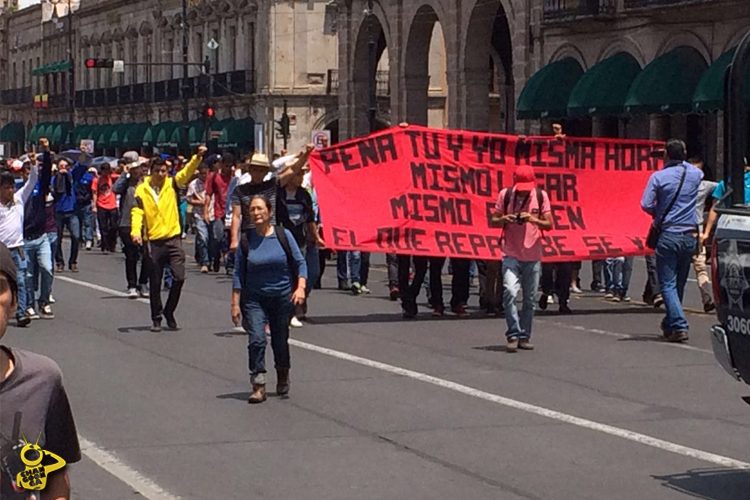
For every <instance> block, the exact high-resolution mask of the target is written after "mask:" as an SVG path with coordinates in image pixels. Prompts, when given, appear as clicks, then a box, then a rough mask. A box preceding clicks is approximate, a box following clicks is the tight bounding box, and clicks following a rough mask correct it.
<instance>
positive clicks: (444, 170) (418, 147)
mask: <svg viewBox="0 0 750 500" xmlns="http://www.w3.org/2000/svg"><path fill="white" fill-rule="evenodd" d="M662 148H663V144H662V143H658V142H653V141H638V140H627V139H592V138H578V137H564V138H554V137H523V138H520V137H518V136H511V135H499V134H486V133H475V132H464V131H456V130H436V129H429V128H425V127H416V126H409V127H394V128H391V129H388V130H384V131H381V132H378V133H376V134H373V135H370V136H367V137H362V138H357V139H353V140H351V141H348V142H344V143H340V144H337V145H336V146H334V147H331V148H327V149H324V150H322V151H316V152H314V153H313V154H312V156H311V157H310V163H311V165H312V168H313V170H314V172H315V174H314V175H315V186H316V189H317V192H318V199H319V203H320V210H321V214H322V217H323V222H324V233H325V239H326V242H327V244H328V245H329V246H330V247H331V248H334V249H341V250H362V251H370V252H385V253H391V252H393V253H402V254H411V255H428V256H429V255H439V256H449V257H461V258H469V259H500V258H502V254H501V238H502V228H500V227H499V226H498V225H497V224H496V223H494V222H493V221H492V215H493V213H494V210H495V205H496V204H497V201H498V196H499V193H500V191H501V190H502V189H503V188H504V187H509V186H511V185H512V183H513V172H514V170H515V168H516V167H517V166H519V165H530V166H532V167H533V168H534V170H535V171H536V178H537V181H538V185H539V187H540V188H542V189H544V190H545V191H546V192H547V193H548V195H549V198H550V201H551V205H552V218H553V223H554V225H553V229H552V230H551V231H548V232H547V233H546V234H545V238H544V239H545V242H544V260H545V261H550V262H560V261H572V260H586V259H603V258H606V257H610V256H622V255H643V254H646V253H648V249H647V248H646V247H645V244H644V238H645V235H646V233H647V232H648V227H649V224H650V221H651V219H650V217H649V216H648V215H647V214H645V213H644V212H642V211H641V208H640V199H641V195H642V193H643V189H644V187H645V185H646V183H647V181H648V178H649V176H650V175H651V174H652V173H653V172H654V171H656V170H658V169H660V168H661V166H662V163H663V159H662V158H661V157H657V154H658V152H659V151H660V150H661V149H662Z"/></svg>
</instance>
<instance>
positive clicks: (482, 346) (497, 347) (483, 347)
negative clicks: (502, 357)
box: [472, 345, 508, 352]
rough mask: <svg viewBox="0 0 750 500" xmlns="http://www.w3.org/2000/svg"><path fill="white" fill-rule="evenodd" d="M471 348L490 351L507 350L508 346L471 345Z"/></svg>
mask: <svg viewBox="0 0 750 500" xmlns="http://www.w3.org/2000/svg"><path fill="white" fill-rule="evenodd" d="M472 349H476V350H477V351H490V352H507V351H508V348H507V347H506V346H504V345H481V346H476V347H472Z"/></svg>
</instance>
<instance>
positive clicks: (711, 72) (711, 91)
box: [693, 47, 750, 112]
mask: <svg viewBox="0 0 750 500" xmlns="http://www.w3.org/2000/svg"><path fill="white" fill-rule="evenodd" d="M736 50H737V47H735V48H733V49H731V50H728V51H726V52H724V53H723V54H722V55H721V56H719V57H718V58H717V59H716V60H715V61H714V62H713V64H712V65H711V66H709V68H708V70H706V72H705V73H703V76H702V77H701V80H700V82H698V87H696V89H695V94H693V109H694V110H695V111H701V112H704V111H716V110H719V109H724V80H725V77H726V73H727V68H729V65H730V64H732V58H734V53H735V51H736ZM745 85H746V87H747V88H750V71H748V73H747V75H746V76H745ZM747 102H748V104H750V94H748V96H747Z"/></svg>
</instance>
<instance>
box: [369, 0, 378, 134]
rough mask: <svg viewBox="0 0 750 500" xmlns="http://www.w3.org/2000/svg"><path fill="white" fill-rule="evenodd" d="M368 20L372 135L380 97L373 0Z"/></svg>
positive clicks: (370, 122) (370, 2)
mask: <svg viewBox="0 0 750 500" xmlns="http://www.w3.org/2000/svg"><path fill="white" fill-rule="evenodd" d="M367 19H368V32H369V36H370V39H369V41H368V43H367V48H368V49H369V54H368V64H367V70H368V71H369V75H368V82H369V83H368V85H369V87H368V96H369V103H368V108H367V118H368V121H369V124H370V133H372V132H375V116H376V115H377V113H378V95H377V87H376V85H377V74H378V73H377V71H378V68H377V65H378V61H377V56H378V54H377V50H378V48H377V41H376V40H375V13H374V12H373V0H367Z"/></svg>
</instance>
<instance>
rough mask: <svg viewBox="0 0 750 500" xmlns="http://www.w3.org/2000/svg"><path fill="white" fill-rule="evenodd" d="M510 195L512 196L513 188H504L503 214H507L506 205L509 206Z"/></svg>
mask: <svg viewBox="0 0 750 500" xmlns="http://www.w3.org/2000/svg"><path fill="white" fill-rule="evenodd" d="M511 196H513V188H512V187H509V188H508V189H506V190H505V197H504V198H503V215H508V207H509V206H510V198H511Z"/></svg>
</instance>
